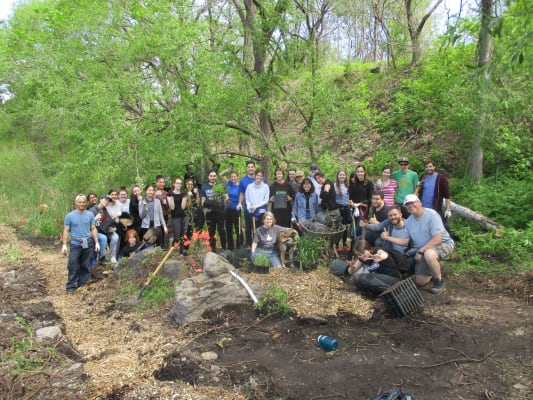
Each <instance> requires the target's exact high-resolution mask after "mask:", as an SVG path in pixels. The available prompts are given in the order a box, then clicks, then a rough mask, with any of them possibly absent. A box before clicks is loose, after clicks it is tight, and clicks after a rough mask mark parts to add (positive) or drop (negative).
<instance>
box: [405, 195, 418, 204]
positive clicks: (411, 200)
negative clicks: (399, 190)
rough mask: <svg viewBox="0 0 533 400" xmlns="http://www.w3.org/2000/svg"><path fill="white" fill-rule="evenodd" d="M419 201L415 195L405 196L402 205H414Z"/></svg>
mask: <svg viewBox="0 0 533 400" xmlns="http://www.w3.org/2000/svg"><path fill="white" fill-rule="evenodd" d="M418 200H420V199H419V198H418V196H417V195H416V194H408V195H407V196H405V200H404V201H403V205H404V206H406V205H407V203H414V202H415V201H418Z"/></svg>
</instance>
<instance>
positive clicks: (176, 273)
mask: <svg viewBox="0 0 533 400" xmlns="http://www.w3.org/2000/svg"><path fill="white" fill-rule="evenodd" d="M190 271H191V266H190V265H189V264H187V263H186V262H185V261H184V260H183V259H179V260H177V259H169V260H168V261H167V262H166V263H165V265H164V266H163V268H161V271H160V272H159V276H162V277H165V278H168V279H170V280H171V281H173V282H174V281H182V280H184V279H187V278H188V277H189V276H190Z"/></svg>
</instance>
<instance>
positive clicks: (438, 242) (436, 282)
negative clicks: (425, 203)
mask: <svg viewBox="0 0 533 400" xmlns="http://www.w3.org/2000/svg"><path fill="white" fill-rule="evenodd" d="M404 206H405V207H407V211H408V212H409V213H410V214H411V215H410V216H409V218H407V220H406V221H405V228H406V229H407V232H408V234H409V238H410V239H397V241H401V243H398V244H401V245H405V246H407V245H408V244H409V240H412V241H413V243H414V245H415V247H418V252H417V254H416V256H415V261H416V265H415V282H416V284H417V285H418V286H426V285H427V284H428V283H429V282H430V281H432V282H433V286H432V287H430V288H429V289H428V291H429V292H431V293H434V294H440V293H442V292H443V291H444V290H445V284H444V280H443V279H442V270H441V266H440V262H439V260H442V259H444V258H446V257H448V256H449V255H450V254H451V253H452V252H453V250H454V248H455V243H454V242H453V239H452V238H451V237H450V235H449V233H448V231H446V229H445V228H444V225H443V224H442V220H441V218H440V216H439V214H438V213H437V212H436V211H435V210H432V209H430V208H424V207H422V203H421V202H420V199H419V198H418V197H417V196H416V195H414V194H409V195H407V196H405V200H404Z"/></svg>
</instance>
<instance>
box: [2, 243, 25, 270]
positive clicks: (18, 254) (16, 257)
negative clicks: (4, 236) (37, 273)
mask: <svg viewBox="0 0 533 400" xmlns="http://www.w3.org/2000/svg"><path fill="white" fill-rule="evenodd" d="M0 259H1V260H2V261H6V262H8V263H9V264H12V265H19V264H21V263H22V261H23V260H24V253H23V252H22V251H21V250H20V249H18V248H16V247H15V246H13V245H12V244H7V245H4V244H3V245H0Z"/></svg>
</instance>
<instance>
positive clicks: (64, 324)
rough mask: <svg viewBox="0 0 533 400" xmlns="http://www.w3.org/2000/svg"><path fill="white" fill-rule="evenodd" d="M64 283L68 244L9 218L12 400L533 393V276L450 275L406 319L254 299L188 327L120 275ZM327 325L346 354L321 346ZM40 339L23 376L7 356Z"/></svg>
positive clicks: (2, 244)
mask: <svg viewBox="0 0 533 400" xmlns="http://www.w3.org/2000/svg"><path fill="white" fill-rule="evenodd" d="M243 276H244V277H245V279H246V276H245V274H243ZM290 277H291V275H290V274H289V275H287V280H290ZM250 278H251V277H250ZM65 279H66V259H65V258H64V257H62V256H61V255H60V254H59V246H58V245H54V243H53V241H39V242H37V241H31V242H29V241H26V240H22V239H20V238H18V237H17V236H16V234H15V232H14V231H13V230H12V229H11V228H8V227H5V226H0V287H1V288H2V290H1V291H0V351H1V355H2V359H1V364H0V399H53V398H61V397H63V398H67V399H84V398H90V399H213V398H218V399H295V400H296V399H362V400H365V399H368V398H369V397H371V396H373V395H376V394H377V393H379V392H381V391H384V390H388V389H390V388H392V387H401V388H403V389H404V390H407V391H409V392H410V393H411V394H412V395H413V396H414V397H415V398H416V399H417V400H420V399H422V400H424V399H435V398H439V399H450V400H451V399H524V400H525V399H532V398H533V355H532V342H533V340H532V334H533V324H532V321H533V318H532V317H533V313H532V311H533V310H532V306H533V297H532V296H533V289H532V288H533V275H532V274H529V275H523V276H520V277H519V278H518V279H516V278H515V279H512V280H511V279H509V278H504V277H491V278H487V277H484V278H480V277H471V276H464V275H461V276H458V275H455V274H453V273H451V272H450V273H448V275H447V291H446V292H445V293H444V294H442V295H432V294H429V293H427V292H423V293H422V295H423V298H424V304H423V306H422V307H420V309H419V310H417V311H416V312H414V313H412V314H410V315H409V316H407V317H404V318H390V317H389V316H388V314H387V312H386V310H385V309H384V307H383V305H382V303H381V301H379V300H376V301H375V302H374V303H373V312H372V313H371V317H370V318H369V319H368V318H367V316H365V317H362V316H357V315H354V314H352V313H348V312H339V313H338V315H337V316H331V315H326V316H321V315H316V316H304V317H298V316H293V317H282V316H281V315H279V314H273V315H258V314H257V313H256V312H255V311H254V310H253V308H252V306H251V305H250V306H234V307H229V308H226V309H224V310H219V311H216V312H211V313H210V314H209V315H206V316H205V319H204V320H203V321H199V322H195V323H192V324H190V325H188V326H185V327H177V326H175V325H173V324H171V323H170V321H169V320H168V319H167V317H166V313H167V312H168V310H169V308H170V307H171V304H170V303H169V304H166V305H164V306H162V307H160V308H157V309H139V308H135V307H127V306H126V305H125V304H124V303H123V302H122V301H120V295H119V294H120V292H121V288H120V282H118V281H117V280H116V279H115V278H114V277H112V276H109V277H107V278H106V279H104V280H102V281H98V282H96V283H93V284H91V285H90V286H88V287H87V288H84V289H80V290H78V291H76V292H75V293H74V294H72V295H68V294H67V293H66V292H65V290H64V285H65ZM265 279H268V278H265ZM353 296H354V301H355V299H356V298H358V297H359V294H357V293H355V292H354V293H353ZM324 301H326V302H327V301H329V300H328V298H327V297H325V298H324ZM21 321H25V322H24V324H25V325H24V324H22V323H21ZM50 325H59V326H60V327H61V328H62V331H63V333H64V334H65V336H64V337H63V338H61V339H60V340H58V341H57V342H55V343H53V344H48V345H46V346H45V345H39V344H38V343H36V342H35V341H34V340H33V339H32V338H31V336H32V334H33V332H34V331H35V330H37V329H39V328H40V327H42V326H50ZM30 328H31V331H29V329H30ZM321 334H327V335H330V336H333V337H334V338H336V339H337V340H338V342H339V349H338V351H335V352H331V353H326V352H325V351H323V350H322V349H321V348H320V347H318V346H317V345H316V338H317V336H318V335H321ZM28 337H29V339H28V341H29V343H30V344H31V347H32V350H31V353H30V355H29V356H27V357H30V358H34V359H35V360H39V361H40V363H41V364H40V365H42V368H40V369H34V370H32V371H30V372H20V371H17V369H16V368H15V367H16V365H15V364H14V363H13V361H10V359H9V358H8V356H9V355H11V357H12V358H13V354H15V350H16V349H17V348H18V347H17V346H16V343H19V344H20V343H23V342H24V339H25V338H28ZM206 352H213V353H215V354H216V356H217V358H216V359H215V360H207V359H206V358H207V356H206V354H205V353H206Z"/></svg>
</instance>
